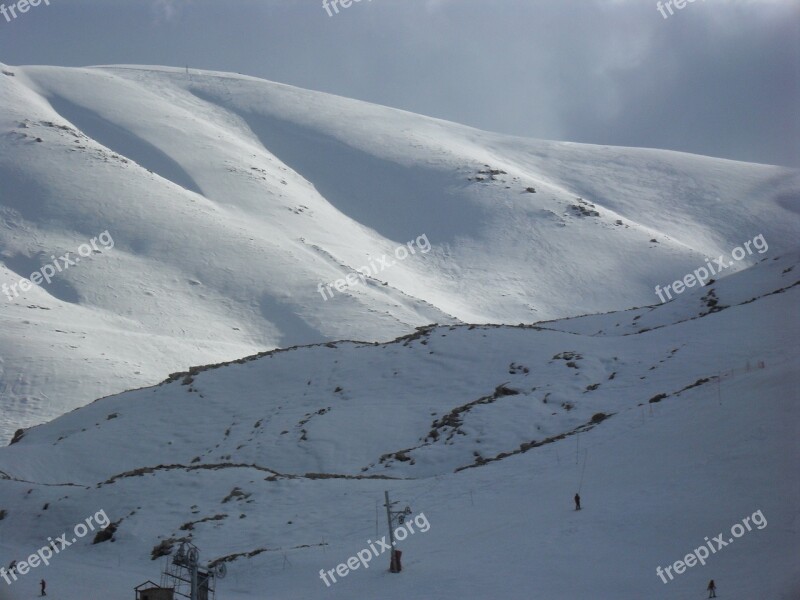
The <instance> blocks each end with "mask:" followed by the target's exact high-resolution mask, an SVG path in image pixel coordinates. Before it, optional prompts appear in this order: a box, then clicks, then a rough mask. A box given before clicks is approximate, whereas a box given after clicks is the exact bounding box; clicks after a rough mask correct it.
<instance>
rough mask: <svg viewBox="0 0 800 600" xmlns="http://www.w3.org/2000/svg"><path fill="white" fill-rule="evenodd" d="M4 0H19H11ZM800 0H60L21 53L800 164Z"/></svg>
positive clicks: (34, 23)
mask: <svg viewBox="0 0 800 600" xmlns="http://www.w3.org/2000/svg"><path fill="white" fill-rule="evenodd" d="M2 1H5V3H6V4H9V3H10V0H0V2H2ZM799 57H800V2H798V1H797V0H785V1H781V0H727V1H726V0H713V1H712V0H709V1H708V2H705V1H701V0H697V1H696V2H693V3H687V4H686V6H685V7H684V8H683V9H682V10H680V11H677V12H675V14H674V15H672V16H671V17H669V18H668V19H664V18H663V17H662V16H661V14H660V13H659V11H658V9H657V8H656V2H655V0H654V1H652V2H651V1H650V0H606V1H604V2H601V1H598V0H560V1H559V2H553V1H552V0H492V1H491V2H489V1H488V0H371V1H369V0H362V1H361V2H360V3H355V2H354V3H353V4H352V5H351V6H350V7H349V8H346V9H345V8H340V12H339V14H334V15H333V16H332V17H329V16H328V14H327V12H326V11H325V10H324V9H323V7H322V0H297V1H295V0H225V1H224V2H219V1H212V0H71V1H69V2H67V1H65V0H61V1H58V2H57V1H56V0H51V6H49V7H45V6H44V5H40V6H39V7H37V8H35V9H31V10H30V11H29V12H28V13H27V14H25V15H21V16H20V17H19V18H17V19H16V20H14V21H13V22H11V23H5V22H4V20H3V19H1V18H0V60H2V61H3V62H6V63H9V64H54V65H73V66H75V65H90V64H111V63H132V64H164V65H174V66H183V65H184V64H187V63H188V64H190V65H191V66H193V67H197V68H207V69H216V70H224V71H233V72H240V73H246V74H250V75H255V76H259V77H265V78H267V79H273V80H276V81H282V82H285V83H291V84H294V85H299V86H302V87H307V88H312V89H318V90H324V91H328V92H333V93H336V94H341V95H344V96H350V97H355V98H361V99H364V100H368V101H371V102H378V103H381V104H386V105H389V106H396V107H399V108H403V109H407V110H411V111H414V112H419V113H423V114H428V115H432V116H436V117H441V118H445V119H450V120H453V121H458V122H462V123H466V124H469V125H474V126H476V127H480V128H483V129H489V130H494V131H501V132H505V133H513V134H517V135H525V136H532V137H541V138H550V139H568V140H573V141H583V142H591V143H597V144H613V145H629V146H648V147H657V148H670V149H675V150H682V151H687V152H696V153H699V154H709V155H714V156H723V157H728V158H735V159H739V160H747V161H754V162H764V163H774V164H784V165H791V166H800V149H798V140H799V139H800V113H799V112H798V111H800V109H799V108H798V107H799V106H800V91H799V90H798V87H799V86H800V83H798V82H799V81H800V66H799V65H800V58H799Z"/></svg>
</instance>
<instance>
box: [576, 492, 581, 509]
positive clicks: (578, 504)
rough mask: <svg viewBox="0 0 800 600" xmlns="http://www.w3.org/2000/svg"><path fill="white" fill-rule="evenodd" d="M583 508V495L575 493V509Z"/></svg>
mask: <svg viewBox="0 0 800 600" xmlns="http://www.w3.org/2000/svg"><path fill="white" fill-rule="evenodd" d="M580 509H581V495H580V494H578V493H576V494H575V510H580Z"/></svg>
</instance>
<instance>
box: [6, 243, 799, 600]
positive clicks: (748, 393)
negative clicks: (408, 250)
mask: <svg viewBox="0 0 800 600" xmlns="http://www.w3.org/2000/svg"><path fill="white" fill-rule="evenodd" d="M798 263H800V253H798V252H791V253H787V254H785V255H782V256H776V257H771V258H769V259H765V260H762V261H760V262H759V263H758V264H756V265H755V266H753V267H751V268H749V269H747V270H745V271H743V272H740V273H737V274H735V275H732V276H730V277H726V278H724V279H721V280H719V281H717V282H715V283H713V284H711V285H709V286H708V287H706V288H703V289H692V290H688V291H686V292H685V293H684V294H683V295H681V296H680V297H679V298H678V299H677V300H675V301H673V302H670V303H667V304H664V305H661V306H658V307H654V308H648V309H644V310H642V309H637V310H632V311H622V312H612V313H608V314H605V315H593V316H586V317H580V318H574V319H564V320H557V321H553V322H549V323H542V324H540V325H539V326H501V325H483V326H471V325H447V326H438V327H424V328H421V329H419V330H418V331H416V332H415V333H414V334H411V335H408V336H403V337H401V338H399V339H397V340H395V341H393V342H390V343H370V344H367V343H359V342H347V341H345V342H335V343H328V344H319V345H311V346H303V347H297V348H292V349H286V350H278V351H274V352H269V353H263V354H260V355H256V356H253V357H250V358H247V359H241V360H238V361H235V362H233V363H229V364H224V365H210V366H208V367H199V368H195V369H192V370H190V371H188V372H185V373H176V374H175V375H174V376H173V377H171V378H170V380H168V381H165V382H163V383H162V384H160V385H158V386H155V387H152V388H145V389H141V390H135V391H130V392H126V393H123V394H120V395H118V396H113V397H109V398H105V399H102V400H98V401H96V402H94V403H92V404H90V405H88V406H86V407H84V408H81V409H78V410H76V411H74V412H72V413H69V414H66V415H64V416H62V417H60V418H58V419H56V420H54V421H53V422H51V423H48V424H46V425H41V426H39V427H36V428H33V429H31V430H29V431H27V432H26V433H25V435H24V436H23V437H22V438H21V439H19V440H18V441H17V442H15V443H14V444H13V445H11V446H9V447H6V448H3V449H0V477H5V478H6V479H5V480H4V481H0V509H6V510H7V511H8V512H7V516H6V518H5V519H3V520H2V521H0V565H7V564H8V563H9V562H10V561H11V560H12V559H14V558H16V559H17V560H22V559H23V558H24V557H25V556H27V554H29V553H30V552H32V551H34V550H35V549H37V548H38V547H39V546H41V545H42V544H43V543H44V540H46V539H47V536H55V535H59V534H60V533H61V532H62V531H65V530H68V529H69V528H71V527H72V525H73V524H74V523H77V522H79V521H81V520H83V519H84V518H86V517H87V516H89V515H92V514H94V513H96V512H97V511H99V510H101V509H102V510H104V511H106V513H107V514H108V516H109V518H110V519H111V520H114V521H117V520H119V519H121V522H120V523H119V527H118V529H117V532H116V533H115V536H114V538H115V541H114V542H113V543H112V542H104V543H100V544H96V545H92V544H90V543H89V540H88V539H87V540H82V541H80V542H77V543H76V544H75V545H73V546H71V547H70V548H69V549H66V550H64V551H63V554H60V555H59V556H58V557H57V560H54V561H53V563H52V564H51V566H49V567H47V568H46V569H44V568H39V569H38V570H35V571H34V572H33V573H32V574H30V575H27V576H25V577H24V578H22V579H21V580H20V581H19V582H17V583H14V584H13V585H12V586H10V587H9V586H6V587H5V588H4V587H3V586H0V598H3V596H2V594H4V593H5V594H6V597H5V598H3V600H6V598H25V597H29V596H31V595H33V593H34V591H35V589H36V583H37V581H38V579H39V577H40V576H44V577H46V578H47V580H48V582H49V585H50V586H51V589H52V590H54V591H55V590H57V593H58V597H59V598H63V599H64V600H72V599H78V598H82V597H85V596H84V595H82V594H83V591H82V590H81V585H82V582H84V581H91V582H92V586H93V590H94V593H95V594H96V596H97V597H103V598H108V599H110V600H115V599H117V598H120V599H122V598H126V597H129V595H130V589H131V588H132V587H133V586H134V585H136V584H138V583H141V582H142V581H144V580H146V579H156V580H157V575H158V572H159V570H160V567H161V563H162V562H163V561H164V560H165V559H161V560H160V561H151V560H150V553H151V551H152V550H153V548H154V547H155V546H157V545H158V544H160V543H161V542H162V541H163V540H166V539H173V538H180V537H189V538H191V539H192V541H193V542H194V543H196V544H197V545H198V546H199V547H200V549H201V551H202V553H203V554H202V558H203V561H215V560H226V564H227V566H228V573H229V575H228V577H227V579H225V580H223V581H222V582H221V583H220V587H219V589H220V598H221V599H222V598H225V599H238V598H241V599H245V598H248V599H250V598H252V599H256V598H258V599H261V598H280V599H298V600H299V599H312V598H320V599H323V598H342V599H344V598H374V597H378V596H380V597H384V598H387V599H388V600H401V599H404V598H435V599H437V600H451V599H452V600H456V599H458V600H472V599H475V600H479V599H480V600H483V599H488V598H507V599H509V600H517V599H519V600H522V599H530V598H543V599H545V598H546V599H548V600H561V599H563V600H574V599H583V598H586V599H589V598H591V599H598V598H599V599H602V600H605V599H612V598H614V599H618V598H621V599H629V598H630V599H633V598H642V597H647V598H665V599H667V598H676V599H677V598H681V599H683V598H687V597H695V595H696V597H698V598H700V597H703V596H701V594H703V593H704V592H703V590H704V588H705V585H706V583H707V582H708V580H709V579H711V578H713V579H715V580H716V582H717V585H718V588H719V596H720V597H724V598H728V599H731V600H737V599H741V600H745V599H747V600H750V599H752V598H770V599H780V600H783V599H785V600H789V599H790V598H796V597H797V594H798V592H800V573H798V571H797V569H796V556H797V550H798V527H799V526H800V521H799V520H798V517H800V511H798V508H797V506H798V500H800V485H799V484H798V481H797V478H796V476H795V474H796V467H797V464H798V459H800V444H798V427H797V422H798V417H800V412H799V410H798V406H800V403H798V400H800V394H798V390H799V388H798V378H797V373H798V372H800V371H799V367H800V360H799V359H798V355H797V353H796V352H795V351H794V349H795V348H796V340H797V339H798V334H800V319H799V318H798V314H797V303H798V294H799V293H800V286H798V283H800V279H798V276H797V275H798V273H799V272H800V271H798V269H800V267H798ZM433 432H435V435H434V433H433ZM237 488H238V490H239V491H238V492H236V491H235V490H236V489H237ZM383 490H390V491H391V494H392V498H393V499H396V500H398V501H399V502H400V506H404V505H406V504H408V505H410V506H411V507H412V510H413V511H414V513H415V514H419V513H424V515H425V517H426V518H427V520H428V522H429V523H430V530H429V531H427V532H425V533H422V532H417V533H416V534H414V535H412V536H409V538H408V539H407V540H406V541H404V542H403V543H402V546H401V547H402V549H403V550H404V554H405V555H404V564H405V571H404V573H403V574H400V575H391V574H388V573H387V572H386V566H387V563H388V558H387V557H386V556H385V555H384V556H382V557H380V558H379V559H376V560H375V562H374V563H373V567H374V568H369V569H368V570H364V569H361V570H358V571H353V572H352V573H350V574H349V575H347V576H346V577H345V578H344V579H343V580H341V581H340V582H337V583H336V584H334V585H332V586H331V587H326V586H325V584H324V583H323V582H322V581H321V580H320V578H319V570H320V569H325V570H328V569H332V568H335V567H336V565H337V564H339V563H342V562H345V561H346V560H347V559H348V557H350V556H352V555H355V553H356V552H358V551H359V550H361V549H362V548H365V547H367V545H368V540H373V541H374V540H376V539H378V538H379V537H380V536H383V535H384V534H385V531H384V529H385V517H384V515H382V514H381V513H380V510H381V507H380V506H379V504H380V503H382V498H383ZM576 490H580V492H581V495H582V497H583V505H584V510H582V511H581V512H575V511H574V510H572V500H571V498H572V495H573V494H574V493H575V491H576ZM45 508H46V509H45ZM757 511H761V513H760V514H761V515H763V517H764V518H765V520H766V525H765V526H764V527H763V528H761V529H757V528H753V529H752V531H749V532H747V533H745V534H744V535H743V536H742V537H740V538H739V539H737V540H735V541H734V542H733V543H730V544H729V545H728V546H726V547H725V548H722V549H720V550H719V551H718V552H717V553H716V554H714V555H712V556H711V557H710V558H709V559H708V562H707V564H706V566H704V567H701V566H695V567H693V568H691V569H689V570H687V572H686V573H684V574H682V575H678V576H677V577H676V579H675V580H674V581H671V582H669V583H668V584H664V583H662V581H661V580H660V579H659V578H658V577H657V575H656V567H658V566H661V567H666V566H667V565H671V564H672V563H673V562H674V561H676V560H680V559H682V558H683V557H684V556H685V555H686V554H687V553H688V552H690V551H692V550H693V549H694V548H697V547H698V546H701V545H703V544H704V543H705V542H704V537H708V538H709V539H710V538H711V537H715V536H717V534H719V533H720V532H725V539H727V537H728V532H729V531H730V528H731V526H732V525H734V524H736V523H737V522H739V523H740V522H742V520H743V519H744V518H745V517H750V516H752V515H753V514H754V513H756V512H757ZM168 545H169V544H168ZM173 550H174V544H173ZM248 554H250V556H247V555H248ZM226 557H227V558H226ZM9 594H10V595H9ZM93 597H94V596H93Z"/></svg>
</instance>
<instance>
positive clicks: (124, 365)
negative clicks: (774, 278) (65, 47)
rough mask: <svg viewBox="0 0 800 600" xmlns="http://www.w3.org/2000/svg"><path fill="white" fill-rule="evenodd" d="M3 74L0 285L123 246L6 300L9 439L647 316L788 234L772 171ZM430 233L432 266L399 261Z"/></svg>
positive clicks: (210, 81)
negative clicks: (186, 377) (164, 383)
mask: <svg viewBox="0 0 800 600" xmlns="http://www.w3.org/2000/svg"><path fill="white" fill-rule="evenodd" d="M0 66H2V72H3V74H2V75H0V103H2V106H3V107H4V110H3V111H2V114H0V283H4V284H8V285H12V284H15V283H18V282H19V280H20V278H22V277H28V276H29V275H30V274H31V273H32V272H34V271H36V270H38V269H39V268H41V267H43V266H44V265H47V264H48V263H50V262H52V258H51V257H53V256H61V255H63V254H64V253H65V252H71V253H72V256H76V254H77V249H78V248H79V247H80V246H81V244H85V243H88V242H89V240H90V239H91V238H93V237H96V236H98V235H99V234H100V233H101V232H104V231H108V234H109V235H110V236H111V237H112V238H113V240H114V247H113V249H110V250H107V251H103V252H97V253H94V254H93V255H92V256H91V257H87V258H86V259H84V261H83V262H82V263H80V264H78V265H76V266H74V267H70V268H69V269H67V270H64V271H63V272H60V273H57V274H56V276H55V278H54V281H53V283H51V284H50V285H45V286H42V287H35V288H34V289H32V290H31V291H29V292H26V293H24V294H23V295H21V296H19V297H13V298H12V299H11V300H6V298H5V296H0V406H2V412H0V440H2V439H8V438H10V436H11V434H12V433H13V431H14V430H16V429H17V428H19V427H26V426H30V425H32V424H35V423H39V422H42V421H44V420H46V419H49V418H52V417H54V416H56V415H59V414H62V413H63V412H65V411H67V410H69V409H72V408H74V407H76V406H80V405H83V404H86V403H87V402H89V401H91V400H93V399H95V398H97V397H99V396H103V395H107V394H111V393H118V392H120V391H123V390H125V389H130V388H134V387H138V386H143V385H149V384H152V383H155V382H157V381H160V380H161V379H163V378H164V377H165V376H166V375H167V374H168V373H170V372H173V371H177V370H181V369H186V368H188V367H189V366H191V365H196V364H204V363H209V362H218V361H222V360H232V359H235V358H238V357H241V356H244V355H248V354H252V353H255V352H258V351H262V350H265V349H270V348H276V347H287V346H291V345H295V344H307V343H313V342H324V341H330V340H337V339H343V338H346V339H360V340H366V341H376V340H386V339H391V338H393V337H395V336H398V335H403V334H406V333H409V332H411V331H413V330H414V328H415V327H418V326H422V325H427V324H429V323H440V324H450V323H459V322H483V323H507V324H516V323H521V322H523V323H532V322H535V321H539V320H542V319H553V318H559V317H565V316H573V315H578V314H585V313H593V312H598V311H607V310H616V309H621V308H628V307H631V306H636V305H646V304H652V303H654V302H657V299H656V298H655V297H654V294H653V288H654V286H655V285H656V284H661V285H664V284H666V283H669V282H671V281H674V280H675V279H676V278H679V277H682V276H683V275H684V274H685V273H687V272H691V270H693V269H695V268H696V267H697V265H702V264H703V263H704V259H705V257H707V256H717V255H718V254H722V253H729V252H730V250H731V249H732V248H734V247H735V246H738V245H740V244H742V243H743V242H744V241H746V240H749V239H752V238H753V237H755V236H756V235H759V234H762V235H764V236H765V239H766V240H767V241H768V243H769V253H768V254H767V255H766V256H777V255H779V254H781V253H783V252H786V251H788V250H791V249H793V248H794V247H795V246H796V239H797V234H798V229H800V227H798V218H797V206H798V204H797V199H798V196H799V195H800V177H799V176H798V173H797V171H793V170H789V169H785V168H778V167H771V166H765V165H755V164H744V163H737V162H732V161H726V160H720V159H714V158H708V157H701V156H693V155H686V154H680V153H675V152H666V151H658V150H643V149H625V148H611V147H601V146H588V145H580V144H570V143H557V142H547V141H537V140H529V139H522V138H514V137H509V136H502V135H497V134H492V133H487V132H483V131H479V130H475V129H472V128H469V127H464V126H461V125H457V124H453V123H448V122H444V121H441V120H436V119H431V118H427V117H422V116H419V115H414V114H410V113H407V112H403V111H399V110H393V109H389V108H385V107H380V106H375V105H371V104H367V103H363V102H359V101H355V100H350V99H346V98H340V97H335V96H331V95H327V94H322V93H318V92H311V91H307V90H301V89H297V88H294V87H290V86H286V85H281V84H276V83H272V82H267V81H263V80H258V79H254V78H251V77H246V76H241V75H233V74H223V73H213V72H206V71H195V70H192V71H191V72H190V73H188V74H187V73H185V72H184V71H182V70H177V69H169V68H159V67H136V66H107V67H94V68H85V69H74V68H55V67H10V66H5V65H0ZM38 140H40V141H38ZM528 188H531V189H535V193H532V192H528V191H526V190H527V189H528ZM578 198H581V199H580V200H579V199H578ZM423 235H424V236H425V239H427V240H429V242H430V244H431V249H430V251H429V252H426V253H423V252H417V253H416V254H414V255H413V256H409V257H408V258H406V259H405V260H402V261H401V260H396V259H395V258H394V257H392V254H393V252H394V251H395V249H396V248H397V247H398V246H402V245H404V244H406V243H407V242H409V241H414V240H418V239H419V238H420V236H423ZM651 240H655V241H651ZM382 255H386V256H388V257H390V261H391V262H393V263H395V264H393V265H392V266H391V267H389V268H386V269H385V270H382V271H380V272H378V273H375V274H374V277H372V278H370V279H369V280H368V281H367V283H366V285H354V286H351V287H349V288H347V289H346V291H345V292H338V291H335V293H334V297H333V298H331V299H328V300H327V301H326V300H323V297H322V296H321V294H320V292H319V291H318V285H319V284H321V283H322V284H324V283H329V282H333V281H335V280H337V279H339V278H342V277H344V276H345V275H346V274H348V273H352V272H353V270H354V269H356V268H359V267H361V266H365V265H369V264H370V262H372V264H377V263H378V262H379V259H380V257H382ZM762 257H763V256H762V255H759V254H754V255H752V256H748V257H747V258H746V259H745V260H744V261H742V262H741V263H738V264H737V265H736V266H735V267H734V268H733V269H732V271H733V270H736V269H739V268H742V267H744V266H747V265H749V264H753V263H754V262H755V261H756V260H758V259H760V258H762Z"/></svg>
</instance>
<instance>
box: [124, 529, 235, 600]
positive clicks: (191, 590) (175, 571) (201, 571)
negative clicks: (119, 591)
mask: <svg viewBox="0 0 800 600" xmlns="http://www.w3.org/2000/svg"><path fill="white" fill-rule="evenodd" d="M226 574H227V569H226V567H225V563H222V562H221V563H217V564H216V565H213V566H212V565H208V566H206V567H201V566H200V551H199V550H198V549H197V546H195V545H194V544H191V543H189V542H183V543H181V545H180V547H179V548H178V551H177V552H176V553H175V555H174V556H172V557H171V558H170V557H168V558H167V564H166V566H165V567H164V572H163V573H162V574H161V585H160V586H159V587H158V588H156V587H152V588H149V589H147V590H139V589H138V588H137V595H136V600H149V598H153V600H156V599H158V600H161V598H164V599H168V600H173V599H174V600H177V599H179V598H187V599H188V600H215V599H216V597H217V596H216V580H217V579H224V577H225V575H226ZM148 583H149V582H148ZM142 585H144V584H142ZM139 587H142V586H139Z"/></svg>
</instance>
